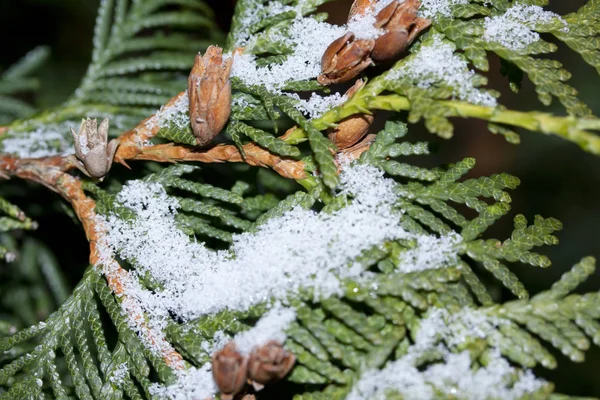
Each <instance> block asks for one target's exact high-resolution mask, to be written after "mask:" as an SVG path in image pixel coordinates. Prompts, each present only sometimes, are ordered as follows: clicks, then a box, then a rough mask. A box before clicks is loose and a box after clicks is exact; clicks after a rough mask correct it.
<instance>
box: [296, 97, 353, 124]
mask: <svg viewBox="0 0 600 400" xmlns="http://www.w3.org/2000/svg"><path fill="white" fill-rule="evenodd" d="M288 96H289V97H292V98H294V99H296V100H298V106H297V107H298V109H299V110H300V111H301V112H302V113H304V114H306V115H308V116H309V118H318V117H320V116H321V115H323V114H325V112H327V111H328V110H329V109H331V108H333V107H337V106H339V105H341V104H343V103H344V102H345V101H346V100H347V99H348V97H346V96H345V95H341V94H340V93H334V94H332V95H330V96H321V95H318V94H316V93H314V92H313V93H312V94H311V95H310V98H309V99H308V100H304V99H301V98H300V96H298V95H297V94H296V93H292V94H289V95H288Z"/></svg>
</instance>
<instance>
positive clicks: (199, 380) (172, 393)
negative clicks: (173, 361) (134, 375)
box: [150, 363, 217, 400]
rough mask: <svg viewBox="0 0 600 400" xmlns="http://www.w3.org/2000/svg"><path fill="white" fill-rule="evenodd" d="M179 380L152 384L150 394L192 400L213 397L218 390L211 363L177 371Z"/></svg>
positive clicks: (160, 397)
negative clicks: (167, 383)
mask: <svg viewBox="0 0 600 400" xmlns="http://www.w3.org/2000/svg"><path fill="white" fill-rule="evenodd" d="M175 374H176V375H177V381H176V382H175V383H174V384H172V385H170V386H164V385H161V384H157V383H154V384H152V385H151V386H150V394H151V395H152V396H156V397H157V398H159V399H170V400H190V399H207V398H212V397H213V396H214V394H215V393H216V392H217V387H216V386H215V383H214V381H213V377H212V371H211V366H210V363H207V364H204V365H203V366H202V367H200V368H188V369H185V370H178V371H175Z"/></svg>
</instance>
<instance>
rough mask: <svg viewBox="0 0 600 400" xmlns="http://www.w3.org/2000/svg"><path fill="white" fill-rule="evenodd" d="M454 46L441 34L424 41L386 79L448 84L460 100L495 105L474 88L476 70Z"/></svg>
mask: <svg viewBox="0 0 600 400" xmlns="http://www.w3.org/2000/svg"><path fill="white" fill-rule="evenodd" d="M454 50H455V48H454V45H453V44H452V43H450V42H447V41H444V40H443V39H442V37H441V36H439V35H438V36H434V37H433V39H431V40H430V41H428V42H426V43H424V44H423V45H422V46H421V47H420V48H419V49H418V50H417V52H416V53H415V54H414V55H413V56H411V57H410V58H409V59H407V61H406V63H405V64H404V65H401V66H400V67H399V68H396V69H394V70H391V71H390V72H389V74H388V76H387V79H389V80H396V79H406V80H409V81H410V82H411V83H413V84H414V85H415V86H416V87H419V88H422V89H427V88H430V87H432V86H441V87H448V88H449V89H451V90H452V92H453V95H454V96H455V97H457V98H458V99H460V100H464V101H468V102H471V103H474V104H481V105H486V106H492V107H493V106H495V105H496V99H495V98H494V97H493V96H492V95H491V94H489V93H487V92H485V91H483V90H481V89H478V88H477V87H475V82H474V80H475V77H476V75H475V72H474V71H473V70H471V69H469V66H468V63H467V61H466V60H465V59H464V58H463V57H461V56H459V55H458V54H457V53H455V52H454Z"/></svg>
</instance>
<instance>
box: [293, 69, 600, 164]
mask: <svg viewBox="0 0 600 400" xmlns="http://www.w3.org/2000/svg"><path fill="white" fill-rule="evenodd" d="M385 90H386V85H385V78H384V76H381V77H378V78H376V79H374V80H373V81H372V82H370V83H369V84H367V85H366V86H365V87H364V88H363V89H362V90H360V91H358V92H357V93H356V94H355V95H354V96H353V97H352V98H350V99H349V100H348V101H346V102H345V103H344V104H342V105H341V106H339V107H336V108H333V109H331V110H329V111H328V112H326V113H325V114H323V115H322V116H321V117H320V118H317V119H315V120H313V121H312V124H313V126H314V127H315V128H317V129H319V130H323V129H326V128H328V127H331V126H334V125H335V124H336V123H337V122H339V121H341V120H343V119H345V118H347V117H349V116H351V115H355V114H360V113H371V112H372V110H387V111H410V110H412V104H411V102H410V100H409V99H408V97H406V96H402V95H399V94H390V95H382V94H381V93H382V92H384V91H385ZM433 101H435V102H437V103H439V104H440V105H441V106H442V107H443V108H444V109H445V112H446V114H445V116H446V117H462V118H469V117H471V118H478V119H482V120H486V121H489V122H494V123H501V124H505V125H508V126H514V127H520V128H525V129H528V130H530V131H534V132H540V133H544V134H551V135H556V136H560V137H562V138H564V139H567V140H569V141H572V142H574V143H577V144H578V145H579V146H581V147H582V148H583V149H584V150H586V151H589V152H590V153H592V154H595V155H600V136H598V135H596V134H594V133H592V132H589V131H590V130H593V131H600V119H598V118H576V117H573V116H566V117H561V116H556V115H553V114H550V113H543V112H537V111H533V112H526V111H516V110H507V109H503V108H501V107H489V106H483V105H477V104H472V103H468V102H464V101H458V100H433ZM306 137H307V136H306V133H305V132H304V131H303V130H301V129H297V130H296V131H295V132H294V134H293V135H292V136H290V137H289V138H287V139H286V142H288V143H299V142H302V141H304V140H306Z"/></svg>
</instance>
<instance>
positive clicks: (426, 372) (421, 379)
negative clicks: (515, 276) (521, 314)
mask: <svg viewBox="0 0 600 400" xmlns="http://www.w3.org/2000/svg"><path fill="white" fill-rule="evenodd" d="M503 323H506V321H504V320H502V319H499V318H495V317H489V316H486V315H485V314H483V313H481V312H479V311H476V310H471V309H464V310H462V311H460V312H458V313H456V314H450V313H448V311H446V310H444V309H432V310H430V311H429V312H428V315H427V316H426V317H425V318H424V319H422V320H421V321H420V323H419V328H418V329H417V332H416V335H415V338H414V344H412V345H411V346H410V347H409V348H408V350H407V351H406V354H404V355H403V356H402V357H401V358H399V359H398V360H396V361H391V362H388V364H387V365H386V366H384V368H383V369H381V370H368V371H365V372H364V373H363V374H362V376H361V378H360V379H359V380H358V382H357V383H356V384H355V385H354V388H353V390H352V392H351V393H350V395H349V396H348V397H347V400H383V399H385V398H387V397H386V395H387V394H389V393H399V394H400V395H401V396H402V397H403V398H406V399H423V400H430V399H431V400H433V399H436V398H439V397H440V394H443V395H444V396H443V397H454V396H459V397H460V398H461V399H467V400H481V399H507V400H513V399H514V400H516V399H520V398H523V397H524V396H527V395H530V394H532V393H536V392H538V391H540V390H542V389H543V388H544V386H545V385H546V382H545V381H543V380H540V379H537V378H535V376H534V375H533V373H532V372H531V371H530V370H524V371H523V370H520V369H518V368H515V367H513V366H512V365H510V363H509V362H508V361H507V360H506V359H504V358H503V357H502V355H501V354H500V351H499V350H498V349H496V348H492V349H491V350H490V351H489V353H488V354H487V361H486V363H485V365H481V366H477V365H476V363H474V362H473V360H472V359H471V354H470V353H469V351H462V352H451V351H450V350H451V349H456V348H457V346H459V345H460V344H462V343H464V342H465V341H466V340H467V339H474V338H479V339H488V340H490V341H491V342H492V343H493V336H494V335H497V329H496V328H497V326H498V325H500V324H503ZM432 351H433V352H434V354H435V353H437V354H438V357H437V358H438V360H437V361H438V362H435V363H431V364H429V365H428V366H427V367H425V368H423V367H422V363H423V360H424V359H427V358H428V357H431V354H432Z"/></svg>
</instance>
